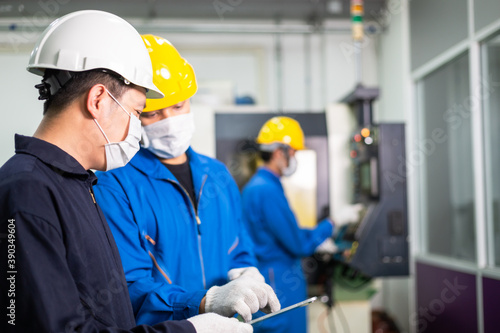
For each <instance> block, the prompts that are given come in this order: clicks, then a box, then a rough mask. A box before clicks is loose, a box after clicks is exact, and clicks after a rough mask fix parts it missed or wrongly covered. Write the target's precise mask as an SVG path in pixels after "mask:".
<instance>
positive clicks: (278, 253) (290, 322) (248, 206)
mask: <svg viewBox="0 0 500 333" xmlns="http://www.w3.org/2000/svg"><path fill="white" fill-rule="evenodd" d="M242 204H243V219H244V221H245V224H246V226H247V229H248V232H249V234H250V236H251V238H252V240H253V242H254V244H255V256H256V258H257V261H258V266H257V267H258V268H259V270H260V272H261V273H262V275H264V277H265V278H266V282H267V283H269V284H270V285H271V287H273V289H274V291H275V292H276V295H277V296H278V298H279V300H280V303H281V307H282V308H285V307H287V306H290V305H292V304H295V303H297V302H300V301H303V300H305V299H306V298H307V290H306V287H307V286H306V281H305V278H304V272H303V271H302V267H301V260H300V259H301V257H305V256H309V255H311V254H313V253H314V250H315V249H316V247H317V246H318V245H319V244H321V243H322V242H323V241H324V240H325V239H326V238H328V237H329V236H331V234H332V231H333V226H332V224H331V223H330V222H328V221H327V220H324V221H321V222H320V223H319V224H318V226H317V227H316V228H315V229H312V230H309V229H301V228H299V226H298V224H297V220H296V218H295V215H294V213H293V211H292V209H291V208H290V206H289V204H288V200H287V199H286V197H285V192H284V190H283V187H282V185H281V181H280V179H279V177H278V176H277V175H276V174H274V173H273V172H272V171H270V170H269V169H267V168H265V167H263V168H260V169H258V170H257V173H256V174H255V175H254V176H253V177H252V178H251V179H250V181H249V182H248V183H247V185H246V186H245V187H244V189H243V193H242ZM254 330H255V332H256V333H259V332H261V333H262V332H275V333H279V332H283V333H305V332H306V331H307V328H306V310H305V308H298V309H295V310H292V311H289V312H287V313H285V314H282V315H279V316H276V317H274V318H270V319H268V320H265V321H263V322H261V323H259V324H258V325H254Z"/></svg>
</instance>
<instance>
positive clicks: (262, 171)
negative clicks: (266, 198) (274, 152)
mask: <svg viewBox="0 0 500 333" xmlns="http://www.w3.org/2000/svg"><path fill="white" fill-rule="evenodd" d="M257 172H258V174H259V175H260V176H261V177H265V178H268V179H270V180H272V181H274V182H276V183H279V184H280V185H281V180H280V177H279V176H278V175H277V174H275V173H274V172H272V171H271V170H270V169H269V168H266V167H260V168H259V169H258V170H257Z"/></svg>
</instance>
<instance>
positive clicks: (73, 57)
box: [27, 10, 163, 98]
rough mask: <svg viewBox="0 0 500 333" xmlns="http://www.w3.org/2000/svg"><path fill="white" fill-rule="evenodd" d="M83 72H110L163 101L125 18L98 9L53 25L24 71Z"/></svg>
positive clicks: (135, 34) (148, 62) (136, 36)
mask: <svg viewBox="0 0 500 333" xmlns="http://www.w3.org/2000/svg"><path fill="white" fill-rule="evenodd" d="M46 69H55V70H61V71H70V72H82V71H88V70H92V69H105V70H106V69H107V70H111V71H113V72H115V73H117V74H118V75H120V76H121V77H123V79H124V80H125V82H127V81H129V82H131V83H133V84H135V85H137V86H140V87H143V88H146V89H147V93H146V96H147V98H162V97H163V93H162V92H161V91H160V89H158V88H157V87H156V86H155V85H154V84H153V69H152V65H151V59H150V57H149V54H148V51H147V49H146V47H145V46H144V42H143V41H142V39H141V36H140V35H139V33H138V32H137V31H136V30H135V28H134V27H132V25H130V24H129V23H128V22H127V21H125V20H124V19H122V18H120V17H118V16H116V15H114V14H110V13H107V12H103V11H98V10H82V11H77V12H74V13H71V14H68V15H65V16H63V17H61V18H59V19H57V20H55V21H54V22H52V23H51V24H50V25H49V26H48V27H47V29H45V31H44V32H43V33H42V35H41V36H40V37H39V38H38V41H37V42H36V44H35V48H34V49H33V51H32V52H31V56H30V60H29V65H28V67H27V70H28V71H30V72H31V73H34V74H37V75H43V74H44V72H45V70H46Z"/></svg>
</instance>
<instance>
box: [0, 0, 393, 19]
mask: <svg viewBox="0 0 500 333" xmlns="http://www.w3.org/2000/svg"><path fill="white" fill-rule="evenodd" d="M364 2H365V18H366V19H367V20H370V19H374V18H376V17H377V16H379V15H380V13H381V11H382V10H383V8H385V3H386V0H365V1H364ZM349 4H350V0H109V1H104V0H101V1H95V0H86V1H78V0H23V1H19V0H0V18H10V17H13V18H14V17H17V18H19V17H25V18H30V17H47V16H49V17H59V16H62V15H64V14H67V13H70V12H73V11H76V10H81V9H99V10H105V11H109V12H112V13H115V14H117V15H119V16H122V17H134V18H158V19H172V18H175V19H195V20H200V19H202V20H219V21H223V20H226V19H227V20H231V21H234V20H256V19H257V20H261V19H264V20H288V19H290V20H301V21H304V22H308V23H311V22H312V23H316V24H318V23H321V22H322V20H323V19H347V18H349V17H350V13H349V9H350V8H349V7H350V5H349Z"/></svg>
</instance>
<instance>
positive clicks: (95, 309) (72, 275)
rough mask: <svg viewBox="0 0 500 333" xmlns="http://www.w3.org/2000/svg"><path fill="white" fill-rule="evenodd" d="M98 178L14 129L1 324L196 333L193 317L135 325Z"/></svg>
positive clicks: (6, 182)
mask: <svg viewBox="0 0 500 333" xmlns="http://www.w3.org/2000/svg"><path fill="white" fill-rule="evenodd" d="M96 181H97V178H96V176H95V175H94V174H93V173H92V172H91V171H86V170H84V169H83V167H82V166H81V165H80V164H79V163H78V162H77V161H76V160H75V159H74V158H73V157H71V156H70V155H68V154H67V153H66V152H64V151H63V150H61V149H60V148H58V147H56V146H54V145H52V144H50V143H47V142H45V141H42V140H39V139H36V138H31V137H23V136H19V135H16V155H15V156H13V157H12V158H11V159H10V160H9V161H7V162H6V163H5V164H4V165H3V166H2V168H1V169H0V237H1V238H0V258H1V260H0V293H1V296H0V307H1V309H2V310H3V311H5V309H7V314H4V313H2V317H1V319H0V321H1V323H2V326H1V328H0V331H2V332H6V331H9V332H10V331H13V332H74V331H78V332H124V330H131V331H134V332H169V333H173V332H190V333H194V332H195V330H194V327H193V325H192V324H191V323H189V322H187V321H180V322H168V323H161V324H158V325H156V326H154V327H151V326H149V327H148V326H139V327H134V326H135V325H136V324H135V320H134V314H133V311H132V306H131V304H130V299H129V294H128V291H127V284H126V282H125V277H124V273H123V268H122V264H121V261H120V256H119V254H118V251H117V248H116V245H115V241H114V239H113V236H112V234H111V232H110V230H109V228H108V225H107V223H106V220H105V219H104V216H103V215H102V212H101V210H100V208H99V206H98V205H97V204H96V203H95V200H94V196H93V190H92V185H93V184H95V183H96ZM12 235H14V236H12ZM9 254H10V257H8V255H9ZM9 260H11V261H9ZM12 304H13V305H14V306H12ZM8 307H10V309H8ZM13 307H14V308H15V309H14V310H13V309H12V308H13ZM7 315H10V316H7ZM12 319H14V321H12ZM9 321H10V323H9ZM12 323H15V326H13V325H11V324H12ZM5 325H7V326H6V327H5Z"/></svg>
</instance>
